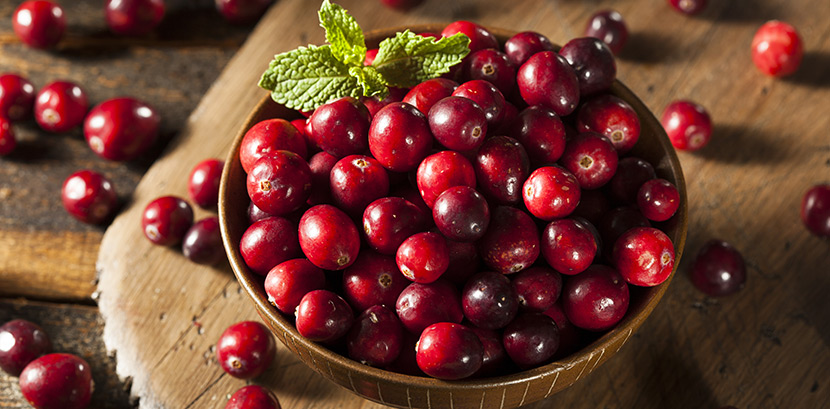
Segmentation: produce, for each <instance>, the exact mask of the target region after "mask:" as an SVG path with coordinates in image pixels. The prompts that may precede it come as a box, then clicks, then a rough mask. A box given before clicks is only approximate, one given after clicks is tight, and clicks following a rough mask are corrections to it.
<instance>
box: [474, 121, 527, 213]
mask: <svg viewBox="0 0 830 409" xmlns="http://www.w3.org/2000/svg"><path fill="white" fill-rule="evenodd" d="M473 166H474V167H475V173H476V180H477V181H478V189H479V191H480V192H481V193H482V194H484V196H485V197H488V198H490V199H493V200H494V201H495V202H497V203H500V204H518V203H519V202H520V201H521V200H522V184H523V183H524V182H525V179H527V177H528V175H529V174H530V161H529V160H528V157H527V152H526V151H525V149H524V148H523V147H522V145H521V144H520V143H519V142H518V141H517V140H515V139H513V138H511V137H508V136H494V137H492V138H488V139H487V140H486V141H484V144H483V145H482V146H481V148H480V149H479V150H478V153H476V160H475V162H474V163H473Z"/></svg>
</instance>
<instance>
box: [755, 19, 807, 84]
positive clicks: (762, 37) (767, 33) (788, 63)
mask: <svg viewBox="0 0 830 409" xmlns="http://www.w3.org/2000/svg"><path fill="white" fill-rule="evenodd" d="M803 55H804V45H803V42H802V41H801V37H800V36H799V35H798V31H796V30H795V28H794V27H793V26H791V25H789V24H787V23H785V22H783V21H778V20H770V21H767V22H766V23H764V25H762V26H761V27H760V28H759V29H758V31H756V32H755V36H754V37H752V62H754V63H755V66H756V67H758V69H759V70H760V71H761V72H762V73H764V74H766V75H770V76H773V77H784V76H787V75H790V74H792V73H794V72H796V70H798V66H799V65H801V57H802V56H803Z"/></svg>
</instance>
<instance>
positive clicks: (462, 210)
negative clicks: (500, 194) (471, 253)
mask: <svg viewBox="0 0 830 409" xmlns="http://www.w3.org/2000/svg"><path fill="white" fill-rule="evenodd" d="M432 218H433V220H435V225H436V226H437V227H438V230H440V231H441V234H443V235H444V237H446V238H448V239H450V240H455V241H470V242H471V241H476V240H478V239H480V238H481V237H482V236H484V233H485V232H486V231H487V226H489V224H490V207H489V206H488V205H487V200H485V199H484V196H482V195H481V194H480V193H478V192H476V190H475V189H473V188H471V187H469V186H455V187H451V188H449V189H447V190H445V191H444V193H441V196H438V199H436V200H435V205H434V206H433V208H432Z"/></svg>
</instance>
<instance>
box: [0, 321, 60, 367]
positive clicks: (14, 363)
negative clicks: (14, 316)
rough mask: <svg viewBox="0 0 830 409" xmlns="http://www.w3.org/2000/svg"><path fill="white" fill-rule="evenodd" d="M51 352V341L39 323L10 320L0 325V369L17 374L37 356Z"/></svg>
mask: <svg viewBox="0 0 830 409" xmlns="http://www.w3.org/2000/svg"><path fill="white" fill-rule="evenodd" d="M49 352H52V342H51V341H50V340H49V336H48V335H47V334H46V331H44V330H43V328H41V327H40V326H39V325H37V324H35V323H33V322H30V321H26V320H20V319H18V320H11V321H9V322H7V323H5V324H3V326H0V369H3V370H4V371H5V372H6V373H7V374H9V375H11V376H18V375H20V372H21V371H22V370H23V368H25V367H26V365H28V364H29V362H32V361H34V360H35V359H36V358H37V357H39V356H41V355H43V354H48V353H49Z"/></svg>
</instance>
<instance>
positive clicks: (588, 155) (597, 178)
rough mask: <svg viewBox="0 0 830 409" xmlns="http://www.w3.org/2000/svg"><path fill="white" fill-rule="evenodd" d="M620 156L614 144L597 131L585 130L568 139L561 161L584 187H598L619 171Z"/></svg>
mask: <svg viewBox="0 0 830 409" xmlns="http://www.w3.org/2000/svg"><path fill="white" fill-rule="evenodd" d="M618 161H619V158H618V156H617V150H616V149H614V145H613V144H612V143H611V142H610V141H609V140H608V139H607V138H605V137H604V136H602V135H600V134H598V133H595V132H583V133H581V134H579V136H577V137H576V138H574V139H572V140H570V141H568V144H567V145H566V146H565V152H563V153H562V158H561V159H560V160H559V163H560V164H562V166H563V167H565V169H567V170H569V171H571V173H573V175H574V176H576V180H578V181H579V186H580V187H582V188H583V189H588V190H590V189H597V188H600V187H602V186H603V185H605V184H606V183H608V181H610V180H611V178H612V177H613V176H614V173H616V172H617V163H618Z"/></svg>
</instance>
